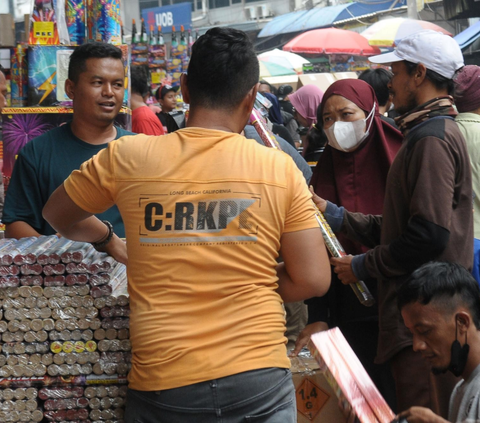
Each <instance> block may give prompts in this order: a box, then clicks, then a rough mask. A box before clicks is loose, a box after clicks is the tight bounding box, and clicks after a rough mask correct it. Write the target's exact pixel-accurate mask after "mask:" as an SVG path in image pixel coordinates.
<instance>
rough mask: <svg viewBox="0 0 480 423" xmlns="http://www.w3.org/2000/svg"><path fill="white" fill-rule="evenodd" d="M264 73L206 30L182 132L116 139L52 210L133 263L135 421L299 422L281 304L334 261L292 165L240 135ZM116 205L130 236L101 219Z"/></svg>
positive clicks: (130, 403)
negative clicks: (116, 231) (99, 216)
mask: <svg viewBox="0 0 480 423" xmlns="http://www.w3.org/2000/svg"><path fill="white" fill-rule="evenodd" d="M225 63H228V64H229V66H225ZM258 75H259V65H258V60H257V58H256V55H255V52H254V50H253V46H252V44H251V42H250V40H249V39H248V37H247V36H246V34H245V33H243V32H241V31H238V30H234V29H231V28H213V29H211V30H209V31H208V32H207V33H206V34H205V35H203V36H202V37H200V38H199V39H198V40H197V41H196V42H195V45H194V47H193V54H192V57H191V61H190V64H189V68H188V75H183V76H182V78H181V86H182V94H183V98H184V100H185V101H186V102H187V103H189V104H190V116H189V120H188V124H187V127H186V128H184V129H180V130H178V131H176V132H174V133H172V134H168V135H165V136H163V137H149V136H145V135H137V136H133V137H129V139H128V142H125V141H126V139H125V140H119V141H118V142H113V143H111V144H110V145H109V147H108V151H105V152H102V153H100V154H98V155H97V156H96V157H95V158H93V159H92V160H89V161H88V162H86V163H84V164H83V165H82V168H81V169H80V170H79V171H76V172H73V173H72V175H71V176H70V177H69V178H68V179H67V180H66V181H65V183H64V185H63V186H62V187H61V188H59V189H58V190H57V191H56V192H55V193H54V194H53V195H52V197H51V198H50V200H49V202H48V204H47V205H46V207H45V209H44V215H45V218H46V219H47V220H48V221H49V222H50V223H51V224H52V225H53V226H54V227H55V228H56V229H57V230H58V231H59V232H60V233H61V234H62V235H64V236H66V237H68V238H70V239H75V240H80V241H87V242H92V241H93V242H94V245H95V246H96V247H97V248H100V249H103V250H105V251H106V252H108V253H109V254H110V255H112V256H113V257H115V258H116V259H117V260H119V261H122V262H124V263H126V262H127V257H128V276H129V287H128V290H129V295H130V308H131V314H130V339H131V342H132V353H133V355H132V370H131V371H130V374H129V376H128V379H129V392H128V398H127V409H126V414H125V421H126V422H127V423H134V422H135V421H142V422H160V423H164V422H165V423H184V422H191V421H196V422H200V421H201V422H218V421H219V418H220V419H221V420H222V421H223V422H226V423H228V422H232V423H233V422H240V421H250V420H252V421H253V420H255V421H257V420H258V419H259V418H261V421H262V422H268V423H293V422H295V421H296V406H295V390H294V386H293V382H292V377H291V373H290V370H289V366H290V363H289V360H288V358H287V355H286V347H285V344H286V338H285V336H284V332H285V313H284V310H283V307H282V303H283V302H293V301H301V300H303V299H305V298H309V297H312V296H321V295H323V294H325V292H326V291H327V289H328V287H329V284H330V268H329V263H328V256H327V253H326V250H325V246H324V244H323V239H322V235H321V231H320V229H319V227H318V224H317V222H316V219H315V217H314V213H315V212H314V208H313V206H312V202H311V194H310V193H309V191H308V189H307V186H306V184H305V180H304V178H303V176H302V174H301V172H300V171H299V170H298V168H297V167H296V165H295V163H294V162H293V161H292V159H291V158H290V157H289V156H287V155H286V154H284V153H283V152H281V151H276V150H273V149H268V148H266V147H264V146H262V145H259V144H258V143H257V142H256V141H254V140H249V139H246V138H245V137H243V136H241V135H239V134H240V133H241V132H242V130H243V128H244V126H245V122H246V121H247V119H248V117H249V115H250V113H251V110H252V107H253V104H254V102H255V97H256V93H257V87H258V84H257V81H258ZM114 203H115V204H117V206H118V208H119V210H120V213H121V215H122V218H123V221H124V223H125V230H126V238H127V243H126V244H125V243H123V242H122V241H121V240H120V239H119V238H118V237H117V236H116V235H114V234H113V232H112V230H111V228H110V226H109V225H108V223H107V224H106V223H103V222H101V221H99V220H98V219H97V218H95V217H94V216H93V215H92V213H95V212H96V211H97V210H100V209H104V208H108V207H110V205H111V204H114ZM280 253H281V256H282V258H283V260H284V262H283V263H280V264H277V263H276V259H277V258H278V256H279V254H280Z"/></svg>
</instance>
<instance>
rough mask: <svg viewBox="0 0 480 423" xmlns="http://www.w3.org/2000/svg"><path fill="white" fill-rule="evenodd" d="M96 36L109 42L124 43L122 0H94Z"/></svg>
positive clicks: (97, 39) (97, 38)
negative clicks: (121, 12) (121, 14)
mask: <svg viewBox="0 0 480 423" xmlns="http://www.w3.org/2000/svg"><path fill="white" fill-rule="evenodd" d="M93 10H94V20H95V23H94V25H95V27H94V28H95V29H94V38H95V40H96V41H101V42H104V43H108V44H114V45H120V44H122V28H121V23H120V21H121V17H120V0H94V1H93Z"/></svg>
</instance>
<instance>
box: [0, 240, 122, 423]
mask: <svg viewBox="0 0 480 423" xmlns="http://www.w3.org/2000/svg"><path fill="white" fill-rule="evenodd" d="M0 274H1V276H0V337H1V340H0V346H1V352H0V401H2V398H3V400H5V398H12V395H13V396H15V395H17V396H18V397H19V398H17V403H18V404H12V402H11V400H10V399H8V400H7V401H8V403H7V404H6V405H5V404H3V406H2V405H1V404H0V410H3V411H6V410H13V411H16V412H17V413H18V416H17V414H15V415H14V416H15V418H14V419H13V420H11V417H8V418H7V419H2V417H1V415H0V421H41V420H42V418H43V415H44V416H45V418H47V419H48V420H54V421H72V420H87V419H90V420H91V421H100V420H121V419H122V416H123V403H124V397H125V391H124V389H123V388H120V387H119V385H118V383H125V376H126V374H127V373H128V371H129V369H130V366H131V364H130V363H131V353H130V350H131V345H130V340H129V329H128V328H129V318H128V316H129V312H130V309H129V306H128V305H129V299H128V296H127V295H126V285H127V281H126V270H125V266H124V265H122V264H119V263H117V262H115V261H114V260H113V259H112V258H111V257H108V256H107V255H106V254H105V253H99V252H97V251H96V250H95V249H93V247H92V246H91V245H90V244H85V243H79V242H74V241H70V240H67V239H65V238H60V239H59V238H57V237H56V236H48V237H46V236H43V237H39V238H34V237H32V238H22V239H21V240H19V241H17V240H12V239H4V240H1V241H0ZM99 383H104V384H112V383H113V384H114V385H111V386H101V387H100V386H98V387H97V388H95V389H89V388H90V387H87V388H85V389H84V387H83V386H84V385H89V384H96V385H97V384H99ZM58 385H60V386H58ZM33 386H35V387H39V388H40V390H39V391H38V398H39V399H38V400H36V395H35V398H26V399H25V398H23V397H22V392H24V391H25V392H26V391H28V390H25V389H24V388H30V387H33ZM4 387H8V388H22V389H23V391H22V390H21V389H20V390H19V391H18V394H11V392H10V391H11V390H8V389H2V388H4ZM47 387H48V388H47ZM97 390H98V392H97ZM14 391H15V392H16V390H14ZM87 391H88V392H87ZM6 392H7V396H6V397H5V393H6ZM28 392H30V394H31V391H28ZM31 395H33V394H31ZM15 398H16V397H15ZM27 399H28V400H33V399H35V400H36V401H37V402H36V403H35V406H34V404H33V402H32V401H30V402H27V401H26V400H27ZM40 410H43V411H44V412H43V414H42V415H41V416H40V414H39V412H40V413H42V411H40ZM27 413H30V414H28V416H27ZM34 413H35V415H34ZM27 417H28V418H27Z"/></svg>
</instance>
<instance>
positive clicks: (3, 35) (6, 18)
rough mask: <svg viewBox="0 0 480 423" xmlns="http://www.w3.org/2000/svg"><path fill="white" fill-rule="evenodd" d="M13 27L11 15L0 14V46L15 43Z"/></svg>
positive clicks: (8, 45) (9, 45) (10, 45)
mask: <svg viewBox="0 0 480 423" xmlns="http://www.w3.org/2000/svg"><path fill="white" fill-rule="evenodd" d="M14 28H15V24H14V22H13V16H12V15H10V14H8V13H2V14H0V46H2V47H13V46H14V45H15V29H14Z"/></svg>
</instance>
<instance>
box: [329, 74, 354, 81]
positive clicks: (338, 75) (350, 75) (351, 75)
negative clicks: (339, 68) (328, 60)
mask: <svg viewBox="0 0 480 423" xmlns="http://www.w3.org/2000/svg"><path fill="white" fill-rule="evenodd" d="M333 75H334V76H335V79H337V80H338V79H347V78H348V79H357V74H356V73H355V72H335V73H334V74H333Z"/></svg>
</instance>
